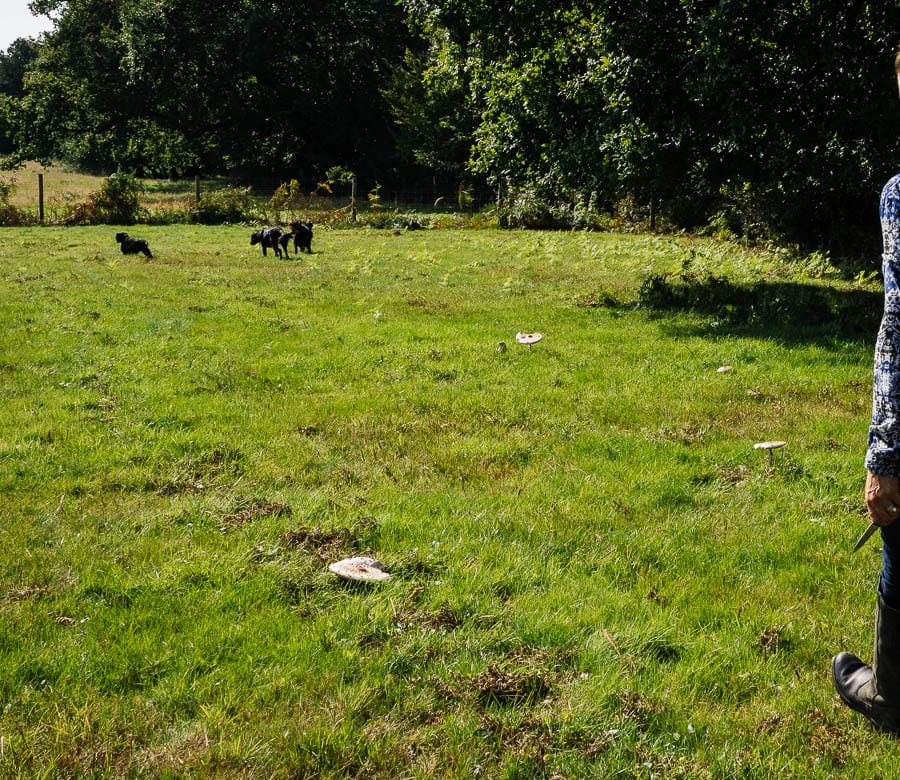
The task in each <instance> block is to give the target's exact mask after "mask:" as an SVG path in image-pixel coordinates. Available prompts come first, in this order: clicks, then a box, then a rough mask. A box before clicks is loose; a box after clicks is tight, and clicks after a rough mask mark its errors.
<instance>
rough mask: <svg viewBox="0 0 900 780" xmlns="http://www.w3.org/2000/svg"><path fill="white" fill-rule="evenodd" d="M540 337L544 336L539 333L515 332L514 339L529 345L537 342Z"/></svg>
mask: <svg viewBox="0 0 900 780" xmlns="http://www.w3.org/2000/svg"><path fill="white" fill-rule="evenodd" d="M542 338H544V337H543V336H542V335H541V334H540V333H517V334H516V341H518V342H519V343H520V344H527V345H528V346H529V347H530V346H531V345H532V344H537V343H538V342H539V341H540V340H541V339H542Z"/></svg>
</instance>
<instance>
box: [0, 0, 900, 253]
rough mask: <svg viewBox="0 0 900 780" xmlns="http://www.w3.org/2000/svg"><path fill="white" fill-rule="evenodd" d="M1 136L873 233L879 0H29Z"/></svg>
mask: <svg viewBox="0 0 900 780" xmlns="http://www.w3.org/2000/svg"><path fill="white" fill-rule="evenodd" d="M31 6H32V8H33V10H34V11H36V12H38V13H45V14H51V15H52V16H53V18H54V19H55V20H56V26H55V29H54V31H53V32H51V33H50V34H48V35H46V36H44V37H43V38H41V39H40V40H38V41H31V40H19V41H16V42H15V43H14V44H13V45H12V46H10V48H9V49H8V50H7V51H6V52H4V53H2V54H0V153H5V154H8V155H10V157H9V158H8V160H9V161H11V162H14V161H16V160H20V159H38V160H50V159H54V160H60V161H65V162H66V163H69V164H71V165H74V166H77V167H79V168H82V169H87V170H94V171H112V170H123V171H129V172H133V173H137V174H140V175H150V174H153V175H164V176H181V175H185V174H191V173H194V172H196V171H200V170H202V171H203V172H205V173H227V174H231V175H235V176H242V175H247V174H249V173H251V172H253V173H258V172H266V173H270V174H272V175H275V176H281V177H284V178H285V179H287V178H297V179H299V180H300V181H304V182H306V181H313V182H314V181H315V180H316V177H317V176H318V177H321V174H322V172H323V171H325V170H326V169H328V168H330V167H332V166H335V165H340V166H341V167H343V168H345V169H348V170H353V171H355V172H356V173H357V174H358V175H360V176H361V177H364V178H365V179H366V180H368V181H370V182H373V183H374V182H379V183H381V184H383V185H386V186H389V187H398V186H402V184H403V183H408V184H420V183H425V182H431V181H433V180H435V179H441V180H444V181H456V182H469V183H470V184H475V185H481V186H486V187H490V188H491V191H492V192H494V193H495V194H496V197H497V199H498V203H499V204H500V206H501V207H502V209H501V219H502V220H503V221H504V224H509V225H513V226H536V227H541V226H547V227H552V226H560V225H565V226H575V227H578V226H591V225H595V224H599V222H598V221H602V220H601V217H602V215H604V214H606V215H610V214H620V215H624V216H625V217H630V218H633V219H637V220H640V221H645V222H650V223H656V224H668V225H671V226H675V227H680V228H686V229H692V230H694V229H712V230H727V231H730V232H732V233H736V234H738V235H745V236H749V237H751V238H759V239H777V240H787V241H791V242H796V243H799V244H801V245H805V246H814V247H819V248H827V249H830V250H831V251H834V252H836V253H844V254H847V253H854V252H862V251H867V252H869V251H872V250H873V249H874V248H875V245H876V243H877V239H878V225H877V198H878V192H879V190H880V188H881V186H882V184H883V183H884V181H885V180H886V179H887V178H888V177H889V176H891V175H892V174H893V173H895V172H896V168H897V167H898V164H900V133H898V132H897V130H896V127H897V125H898V121H897V120H898V113H897V112H898V111H900V102H898V100H897V95H896V84H895V82H894V79H893V65H892V64H893V54H894V51H895V50H896V46H897V44H898V42H900V3H897V2H887V3H885V2H861V1H860V0H850V1H849V2H848V0H842V1H841V2H837V1H836V0H794V1H793V2H788V1H787V0H715V1H714V0H627V2H626V0H598V1H597V2H587V1H586V0H552V2H551V1H550V0H509V2H506V3H500V4H497V3H493V2H487V0H404V1H403V2H399V3H398V2H395V1H394V0H304V1H303V2H296V1H295V0H290V1H289V0H220V2H219V3H217V4H215V5H212V4H209V3H206V2H202V1H201V0H33V2H32V4H31Z"/></svg>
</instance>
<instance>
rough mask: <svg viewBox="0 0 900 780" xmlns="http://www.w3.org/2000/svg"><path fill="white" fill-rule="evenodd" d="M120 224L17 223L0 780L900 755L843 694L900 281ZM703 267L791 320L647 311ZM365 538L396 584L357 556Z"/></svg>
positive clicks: (863, 762)
mask: <svg viewBox="0 0 900 780" xmlns="http://www.w3.org/2000/svg"><path fill="white" fill-rule="evenodd" d="M115 231H116V228H114V227H103V228H69V229H64V228H43V229H41V228H34V229H11V228H7V229H2V230H0V296H2V301H3V303H2V305H0V328H2V333H3V338H2V341H0V381H2V383H0V392H2V396H3V399H2V405H0V490H2V504H0V506H2V509H0V521H2V522H0V550H2V552H0V576H2V583H0V610H2V621H0V647H2V654H0V695H2V711H0V775H2V776H4V777H18V776H21V777H48V778H56V777H75V776H96V777H106V776H111V777H118V776H124V777H217V778H218V777H266V778H269V777H272V778H296V777H310V778H313V777H324V778H338V777H360V778H363V777H366V778H369V777H379V778H402V777H411V778H412V777H416V778H419V777H423V778H427V777H491V778H493V777H503V778H535V777H546V778H581V777H600V778H605V777H636V778H672V777H687V778H730V777H734V778H769V777H772V776H778V777H798V778H801V777H802V778H816V777H821V778H826V777H835V776H846V777H893V776H896V773H897V767H898V764H900V760H898V748H897V746H896V743H895V742H894V741H892V740H890V739H888V738H886V737H884V736H881V735H878V734H876V733H874V732H872V731H871V730H870V729H869V728H867V727H866V725H864V723H863V722H862V719H861V718H859V717H858V716H855V715H854V714H853V713H851V712H850V711H849V710H847V709H846V708H845V707H843V706H842V705H841V704H840V703H839V701H838V699H837V696H836V695H835V693H834V692H833V690H832V687H831V683H830V680H829V677H828V664H829V660H830V657H831V655H832V654H834V653H835V652H837V651H838V650H840V649H849V650H852V651H854V652H857V653H859V654H861V655H863V656H864V657H866V658H869V656H870V652H871V645H872V628H873V626H872V622H873V620H872V618H873V613H874V599H875V590H874V588H875V580H876V577H877V573H878V570H879V565H880V561H879V551H878V544H877V543H876V542H874V541H873V542H872V543H870V545H869V546H868V547H866V548H865V549H864V550H863V551H862V552H860V553H857V554H856V555H852V554H851V552H850V550H851V548H852V544H853V541H854V540H855V538H856V536H858V534H859V533H860V532H861V530H862V529H863V528H864V527H865V522H866V521H865V517H864V515H863V513H862V509H861V488H862V475H863V471H862V456H863V448H864V443H865V432H866V427H867V419H868V414H869V408H870V387H871V360H872V347H873V343H874V324H873V323H875V324H877V316H878V307H879V305H880V304H879V300H880V298H879V296H880V292H879V288H878V287H877V285H875V284H873V283H871V282H866V281H860V282H858V283H856V284H854V283H851V282H846V281H840V280H839V279H838V278H837V277H835V276H825V277H822V276H821V275H819V276H816V278H813V277H812V276H810V274H809V269H805V272H804V273H799V272H798V269H797V267H791V266H788V265H786V264H784V263H783V262H781V261H780V260H779V258H778V257H777V256H776V255H774V254H770V253H765V252H760V251H756V252H751V251H747V250H743V249H740V248H737V247H735V246H731V245H728V244H723V243H716V242H712V241H705V240H703V241H701V240H696V239H690V238H688V237H657V236H649V237H648V236H625V235H612V234H563V233H560V234H540V233H512V232H500V231H492V230H470V231H437V230H435V231H414V232H402V233H400V232H399V231H398V232H389V231H380V232H379V231H369V230H355V231H338V230H334V231H329V230H319V231H318V232H317V233H316V236H315V239H314V241H313V249H314V250H315V254H313V255H312V256H300V257H298V258H294V257H291V259H290V260H278V259H276V258H274V257H272V256H271V253H270V255H269V257H266V258H264V257H262V255H261V254H260V252H259V248H258V247H252V248H251V247H250V246H249V233H250V229H249V228H236V227H235V228H232V227H229V228H204V227H193V226H177V227H146V226H142V227H140V228H136V229H131V230H130V232H132V233H133V234H137V235H140V236H142V237H144V238H146V239H148V240H149V242H150V245H151V247H152V249H153V251H154V253H155V255H156V256H157V257H156V259H155V260H153V261H145V260H144V259H143V258H142V257H138V258H135V257H123V256H122V255H121V254H119V252H118V246H117V245H116V244H115V242H114V240H113V234H114V233H115ZM687 268H690V269H691V273H694V272H697V273H702V272H707V271H708V272H714V273H715V274H717V275H720V276H727V277H728V279H729V280H730V281H731V282H733V283H735V284H743V285H756V289H757V290H763V291H767V292H768V293H769V301H770V303H771V305H772V308H771V311H776V312H779V311H780V312H790V316H785V317H784V318H780V317H777V316H766V315H765V313H762V314H761V315H760V316H757V317H750V318H745V319H729V318H728V317H727V316H723V314H722V312H721V311H720V312H718V313H710V312H702V311H693V310H692V311H685V310H670V311H665V312H662V311H655V310H651V309H648V308H645V307H640V306H637V305H636V304H637V302H638V299H639V289H640V287H641V283H642V281H643V280H644V279H645V278H647V277H648V275H650V274H653V273H662V272H667V271H674V272H680V271H684V270H685V269H687ZM811 301H812V302H816V305H817V308H815V307H814V308H815V311H814V312H813V309H809V310H808V311H807V308H806V307H809V306H810V305H811V304H810V302H811ZM776 304H777V305H776ZM823 306H826V307H829V306H830V307H832V308H829V309H827V311H825V310H823V309H822V307H823ZM700 308H702V307H700ZM730 311H731V310H730V309H726V310H725V315H727V314H728V313H729V312H730ZM732 313H734V312H732ZM813 313H814V314H815V316H813ZM807 314H808V315H809V316H807ZM518 331H527V332H532V331H540V332H541V333H543V334H544V339H543V341H541V342H540V343H539V344H536V345H535V346H532V347H525V346H520V345H518V344H516V343H515V334H516V333H517V332H518ZM500 342H505V344H506V345H507V349H506V350H505V351H498V344H499V343H500ZM725 365H728V366H731V367H732V370H731V371H728V372H719V371H718V370H717V369H718V368H720V367H722V366H725ZM772 439H781V440H784V441H786V442H787V446H786V447H785V448H783V449H781V450H778V451H777V452H774V453H773V456H772V458H771V461H770V460H769V459H768V458H767V456H766V455H765V454H763V453H761V452H759V451H755V450H754V449H753V445H754V443H756V442H761V441H765V440H772ZM358 554H365V555H371V556H374V557H377V558H378V559H380V560H381V561H382V562H383V563H384V565H385V566H386V567H387V569H388V571H390V572H391V573H392V575H393V576H392V579H391V580H390V581H389V582H387V583H384V584H381V585H377V586H362V585H353V584H346V583H343V582H342V581H340V580H338V579H336V578H335V577H334V576H333V575H331V574H330V573H329V572H328V570H327V564H328V563H330V562H332V561H334V560H337V559H339V558H343V557H347V556H350V555H358Z"/></svg>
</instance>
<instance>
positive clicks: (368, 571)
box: [328, 557, 391, 582]
mask: <svg viewBox="0 0 900 780" xmlns="http://www.w3.org/2000/svg"><path fill="white" fill-rule="evenodd" d="M328 570H329V571H330V572H332V573H333V574H337V576H338V577H341V578H342V579H345V580H353V581H354V582H384V581H385V580H389V579H390V578H391V575H390V574H388V573H387V572H386V571H385V570H384V565H383V564H382V563H381V561H376V560H375V559H374V558H365V557H360V558H344V560H342V561H335V562H334V563H332V564H330V565H329V566H328Z"/></svg>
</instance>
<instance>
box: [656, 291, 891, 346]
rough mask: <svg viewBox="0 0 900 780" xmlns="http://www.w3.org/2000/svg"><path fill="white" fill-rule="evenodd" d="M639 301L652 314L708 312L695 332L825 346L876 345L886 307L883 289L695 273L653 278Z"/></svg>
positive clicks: (692, 327) (689, 328) (692, 330)
mask: <svg viewBox="0 0 900 780" xmlns="http://www.w3.org/2000/svg"><path fill="white" fill-rule="evenodd" d="M639 300H640V305H641V307H642V308H645V309H647V310H649V311H651V312H673V311H683V312H694V313H698V314H703V315H707V316H708V319H707V320H706V321H705V322H701V323H697V324H696V325H694V326H691V327H688V328H687V329H688V330H690V331H691V332H694V333H696V334H702V335H708V334H713V333H715V334H718V335H720V334H721V333H723V332H725V331H727V332H728V333H731V334H735V335H742V336H751V337H752V336H758V337H766V338H776V339H778V340H780V341H784V342H796V343H799V342H810V343H820V344H823V345H827V344H828V343H831V342H833V341H835V340H839V341H859V342H861V343H865V344H871V345H874V343H875V336H876V333H877V331H878V326H879V324H880V322H881V315H882V310H883V306H884V297H883V295H882V294H881V293H880V292H872V291H868V290H848V289H844V290H839V289H835V288H833V287H828V286H824V285H817V284H804V283H801V282H769V281H759V282H753V283H750V284H736V283H734V282H731V281H729V280H728V279H726V278H724V277H717V276H703V277H699V276H696V275H694V274H681V275H678V276H675V275H672V274H658V275H653V276H649V277H647V278H646V279H645V280H644V282H643V284H642V285H641V289H640V294H639ZM683 329H684V328H683V326H679V330H683Z"/></svg>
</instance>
